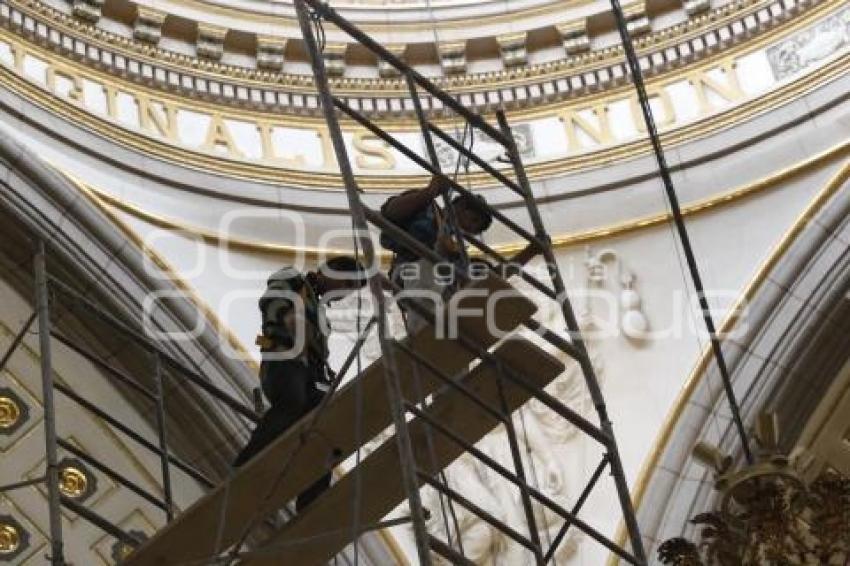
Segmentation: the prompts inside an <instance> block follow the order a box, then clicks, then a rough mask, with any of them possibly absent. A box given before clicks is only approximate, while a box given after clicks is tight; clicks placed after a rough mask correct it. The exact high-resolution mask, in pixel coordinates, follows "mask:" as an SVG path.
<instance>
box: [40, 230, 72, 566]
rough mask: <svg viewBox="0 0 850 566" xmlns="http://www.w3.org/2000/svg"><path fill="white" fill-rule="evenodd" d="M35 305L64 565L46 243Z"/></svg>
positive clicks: (55, 552)
mask: <svg viewBox="0 0 850 566" xmlns="http://www.w3.org/2000/svg"><path fill="white" fill-rule="evenodd" d="M35 303H36V311H37V313H38V341H39V350H40V354H41V387H42V395H43V399H42V402H43V408H44V440H45V445H46V458H45V459H46V465H47V470H46V473H45V477H46V479H47V499H48V504H49V511H50V562H51V564H54V565H56V566H62V565H64V564H65V559H64V556H63V543H62V513H61V494H60V493H59V463H58V456H57V442H56V406H55V403H54V400H53V365H52V359H51V350H50V296H49V292H48V288H47V251H46V247H45V245H44V242H43V241H40V242H39V244H38V252H37V253H36V256H35Z"/></svg>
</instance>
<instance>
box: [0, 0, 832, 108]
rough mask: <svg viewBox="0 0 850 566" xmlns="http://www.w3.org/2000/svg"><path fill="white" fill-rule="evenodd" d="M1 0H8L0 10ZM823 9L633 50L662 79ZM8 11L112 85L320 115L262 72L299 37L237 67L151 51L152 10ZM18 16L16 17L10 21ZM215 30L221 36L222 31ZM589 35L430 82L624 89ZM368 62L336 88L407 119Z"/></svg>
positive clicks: (757, 4) (15, 2) (399, 91)
mask: <svg viewBox="0 0 850 566" xmlns="http://www.w3.org/2000/svg"><path fill="white" fill-rule="evenodd" d="M7 2H9V0H4V2H3V3H4V4H5V3H7ZM820 3H821V1H820V0H773V1H770V0H742V1H741V2H738V3H732V4H727V5H725V6H722V7H719V8H717V9H714V10H712V11H710V12H706V13H703V14H701V15H698V16H696V17H694V18H692V19H689V20H686V21H684V22H681V23H678V24H675V25H672V26H670V27H667V28H665V29H661V30H659V31H656V32H654V33H648V34H646V35H643V36H641V37H638V38H637V39H636V45H637V47H638V49H639V53H640V55H641V65H642V66H643V68H644V71H645V72H646V73H647V74H663V73H667V72H669V71H671V70H674V69H677V68H681V67H684V66H688V65H693V64H698V63H699V62H700V61H702V60H704V59H705V58H707V57H710V56H713V55H715V54H716V53H717V52H719V51H723V50H725V49H728V48H730V47H733V46H735V45H738V44H740V43H743V42H745V41H751V40H753V38H754V37H755V36H757V35H762V34H763V33H764V32H765V31H767V30H769V29H772V28H773V27H775V26H777V25H779V24H781V23H783V22H785V21H786V20H788V19H790V18H793V17H795V16H797V15H799V14H801V13H803V12H806V11H808V8H809V7H811V6H814V5H819V4H820ZM0 5H2V4H0ZM8 5H9V6H10V8H11V11H10V12H9V14H8V15H5V16H4V22H3V23H4V24H5V25H6V26H8V27H9V28H10V29H13V30H15V31H16V32H17V33H20V34H21V35H22V36H23V37H26V38H28V39H30V40H32V41H34V42H36V43H39V44H42V45H45V46H46V47H48V48H49V49H51V50H53V51H55V52H57V53H59V54H61V55H63V56H65V57H68V58H70V59H72V60H76V61H78V62H81V63H83V64H87V65H90V66H92V67H94V68H98V69H102V70H106V71H108V72H109V73H111V74H113V75H114V76H116V78H121V79H124V80H131V81H135V82H140V83H144V84H148V85H150V86H153V87H154V88H158V89H161V90H164V91H168V92H173V93H179V94H181V95H182V96H185V97H192V98H201V99H205V100H211V101H215V102H217V103H221V104H233V105H242V106H247V107H252V108H268V109H270V110H272V109H273V110H274V111H276V112H279V111H281V110H283V111H289V112H292V113H294V114H301V115H303V114H310V115H317V111H316V108H317V104H316V100H315V95H314V92H315V88H314V85H313V81H312V76H311V73H309V66H306V67H305V65H304V63H302V64H301V65H300V66H301V69H300V70H296V71H292V70H290V71H287V72H278V71H275V70H274V69H273V68H270V67H269V65H268V60H269V55H268V46H269V42H270V41H277V42H278V44H277V45H278V51H277V52H276V53H277V57H278V60H277V61H278V62H279V64H280V66H281V69H284V64H285V62H286V61H287V60H288V58H287V55H286V51H287V46H288V45H294V44H295V43H297V42H298V41H300V40H296V39H291V38H277V39H275V37H274V36H269V35H262V36H260V37H258V38H257V40H256V42H255V43H256V46H255V53H254V55H253V57H254V59H253V63H252V64H251V65H242V64H239V65H236V64H228V63H226V62H223V59H222V56H221V53H218V51H217V52H216V53H217V55H216V57H213V58H210V57H209V55H210V47H209V42H204V43H203V45H202V49H201V55H202V56H200V57H199V56H197V55H196V54H195V52H193V53H191V54H186V53H179V52H175V51H173V50H169V49H165V48H162V47H156V46H154V45H152V44H151V40H152V38H156V37H158V34H160V30H159V29H157V28H156V27H155V26H154V27H151V24H150V23H148V22H150V21H152V18H154V16H153V15H151V14H152V13H149V12H148V11H145V12H144V13H143V17H142V19H141V24H140V25H137V26H136V29H135V31H134V34H133V35H130V36H122V35H120V34H117V33H115V32H113V31H108V30H105V29H102V28H100V27H97V26H95V25H93V24H91V23H90V22H86V21H82V20H79V19H77V18H74V17H72V16H70V15H68V14H65V13H62V12H60V11H58V10H56V9H55V8H53V7H51V6H49V5H47V4H43V3H41V2H39V1H38V0H24V1H19V0H12V1H11V3H9V4H8ZM4 12H5V10H4ZM17 12H20V15H16V13H17ZM0 15H2V14H0ZM159 16H161V14H160V15H159ZM159 16H156V17H159ZM154 19H155V18H154ZM30 20H31V21H30ZM207 27H208V26H202V27H201V28H199V35H198V37H206V36H205V35H204V34H203V33H202V30H203V29H206V28H207ZM216 29H217V30H218V31H219V32H220V31H221V28H216ZM585 29H586V28H585V27H584V26H579V27H575V24H568V25H566V24H565V26H561V27H560V28H559V30H560V31H559V32H558V33H560V34H561V35H562V37H563V41H564V42H565V46H564V48H563V49H564V52H563V53H562V54H561V55H560V56H558V57H555V58H554V59H551V60H548V61H543V62H537V59H539V58H536V57H535V62H533V63H531V64H527V65H522V66H517V65H515V64H514V63H515V62H516V61H519V60H521V59H522V57H518V55H522V52H523V51H524V52H525V53H526V55H525V58H530V56H529V55H528V48H527V42H525V43H523V42H520V43H517V42H516V38H515V37H514V36H516V35H517V34H516V33H513V34H509V35H510V37H508V36H504V35H500V36H494V38H493V44H494V45H496V46H497V52H496V54H495V55H494V56H495V57H499V56H500V55H501V58H502V59H503V63H501V64H500V65H501V66H502V67H504V68H502V69H499V70H493V71H488V72H478V73H476V72H470V73H463V74H455V76H449V77H446V78H443V79H440V78H437V79H436V80H437V81H438V82H439V83H440V86H441V87H443V88H445V89H448V90H450V91H452V92H457V93H466V94H468V95H469V99H468V100H466V101H465V104H468V105H470V106H473V107H475V108H476V109H477V110H479V111H486V110H488V109H490V108H492V107H493V106H494V105H506V106H508V107H514V108H523V107H529V106H540V105H545V104H549V103H552V102H557V101H559V100H562V99H564V98H565V97H575V96H583V95H587V94H598V93H600V92H602V91H604V90H606V89H610V88H613V87H616V86H618V85H622V84H623V83H624V81H625V79H626V76H627V72H626V68H625V65H624V62H623V53H622V49H621V48H620V47H619V46H607V47H600V48H598V49H593V50H589V49H588V50H585V49H581V48H577V47H576V46H577V45H580V44H578V43H576V42H577V41H584V40H586V38H587V36H586V31H583V30H585ZM576 33H578V35H576ZM582 34H584V35H582ZM207 35H209V34H207ZM134 37H135V38H134ZM582 38H584V39H582ZM500 40H501V41H500ZM505 40H509V43H511V41H512V43H511V45H513V47H512V48H511V49H505V48H503V47H502V45H503V44H504V42H505ZM222 41H223V40H222ZM281 42H282V46H281ZM331 43H334V44H335V45H338V48H341V49H342V52H341V53H342V54H341V55H340V57H339V62H340V65H341V67H340V68H341V71H342V72H343V73H344V72H345V64H346V62H345V59H344V53H345V49H344V47H345V44H344V43H342V44H340V43H339V42H331ZM585 43H586V42H585ZM452 45H455V48H454V51H451V50H449V51H446V50H447V49H449V48H450V47H451V46H452ZM587 46H588V47H589V44H587ZM219 48H220V49H219ZM216 49H219V51H220V50H221V49H223V43H219V44H218V47H217V48H216ZM396 50H397V52H399V53H403V52H404V45H403V44H396ZM449 52H450V53H455V54H456V56H458V57H460V58H461V59H463V60H464V61H465V60H466V57H465V45H464V44H463V43H460V44H458V43H457V42H455V43H441V47H440V53H449ZM504 63H511V64H509V65H505V64H504ZM374 65H375V66H374V70H373V73H372V75H373V76H371V77H368V78H359V77H357V76H340V77H339V78H337V79H336V81H335V87H336V88H337V89H339V91H340V92H343V93H345V94H347V95H349V96H352V97H361V98H371V99H375V102H374V103H373V104H371V105H369V106H370V107H366V108H364V111H366V112H369V113H373V114H379V115H380V114H385V115H387V116H388V117H398V116H399V115H405V114H406V115H410V114H411V113H412V108H411V107H410V105H409V104H404V103H400V101H401V100H402V99H406V98H407V86H406V84H405V83H404V82H403V81H400V80H399V79H396V78H381V74H380V73H381V71H380V69H379V68H378V66H377V64H374ZM361 66H362V65H361ZM498 66H499V65H497V67H498ZM444 68H445V65H444ZM450 68H451V69H453V68H454V67H450ZM464 68H465V67H464ZM284 70H286V69H284ZM294 94H305V99H304V103H303V104H300V105H299V104H298V101H297V100H293V96H292V95H294ZM424 104H425V108H426V110H428V109H432V108H433V107H434V105H433V104H431V103H430V99H429V98H426V100H425V101H424Z"/></svg>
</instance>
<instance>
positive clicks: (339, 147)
mask: <svg viewBox="0 0 850 566" xmlns="http://www.w3.org/2000/svg"><path fill="white" fill-rule="evenodd" d="M295 9H296V12H297V13H298V23H299V24H300V27H301V34H302V36H303V37H304V43H305V44H306V46H307V51H308V53H309V55H310V62H311V64H312V66H313V76H314V79H315V81H316V86H317V88H318V90H319V99H320V103H321V106H322V112H323V113H324V116H325V121H326V122H327V124H328V131H329V134H330V137H331V141H332V143H333V147H334V151H335V153H336V158H337V164H338V165H339V168H340V173H341V174H342V178H343V180H344V181H345V190H346V193H347V196H348V204H349V208H350V209H351V215H352V220H353V227H354V232H355V233H354V238H355V240H356V243H357V245H359V247H360V249H361V250H362V251H363V256H364V259H365V264H366V268H367V269H368V270H369V274H370V275H369V287H370V290H371V292H372V296H373V299H374V300H375V308H376V310H377V312H376V313H375V317H376V319H377V321H378V337H379V340H380V343H381V353H382V356H383V362H384V368H385V369H384V374H385V376H386V381H387V396H388V398H389V401H390V410H391V411H392V415H393V424H394V425H395V437H396V442H397V448H398V451H399V461H400V464H401V472H402V481H403V482H404V487H405V491H406V492H407V499H408V502H409V505H410V515H411V518H412V522H413V533H414V539H415V542H416V550H417V554H418V557H419V562H420V564H422V565H424V566H431V553H430V550H429V546H428V531H427V528H426V525H425V515H424V512H423V508H422V500H421V498H420V496H419V480H418V478H417V475H416V469H415V460H414V454H413V446H412V444H411V441H410V434H409V431H408V428H407V420H406V419H405V412H404V405H403V403H402V392H401V383H400V381H399V375H398V368H397V365H396V362H395V355H396V352H395V347H394V345H393V343H392V342H391V340H390V338H389V332H388V324H387V306H386V297H385V296H384V290H383V284H382V282H381V278H380V271H379V267H380V264H379V263H378V261H377V259H376V257H375V249H374V246H373V244H372V239H371V238H370V237H369V225H368V223H367V221H366V214H365V212H364V210H363V203H362V202H361V201H360V191H359V190H358V188H357V181H356V180H355V178H354V171H353V169H352V168H351V163H350V161H349V159H348V152H347V150H346V147H345V141H344V139H343V137H342V129H341V128H340V126H339V122H338V121H337V118H336V114H335V110H334V103H333V97H332V96H331V93H330V86H329V84H328V76H327V73H326V71H325V65H324V60H323V59H322V54H321V53H320V51H319V46H318V44H317V43H316V37H315V35H314V34H313V28H312V22H311V19H310V13H309V11H308V7H307V4H306V3H305V2H304V0H295Z"/></svg>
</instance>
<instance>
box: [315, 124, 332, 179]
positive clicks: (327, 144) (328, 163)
mask: <svg viewBox="0 0 850 566" xmlns="http://www.w3.org/2000/svg"><path fill="white" fill-rule="evenodd" d="M316 135H317V136H319V142H320V143H321V145H322V166H323V167H324V168H325V169H335V168H336V167H337V161H336V152H335V151H334V144H333V142H332V141H331V133H330V132H329V131H328V128H327V127H321V128H318V129H317V130H316Z"/></svg>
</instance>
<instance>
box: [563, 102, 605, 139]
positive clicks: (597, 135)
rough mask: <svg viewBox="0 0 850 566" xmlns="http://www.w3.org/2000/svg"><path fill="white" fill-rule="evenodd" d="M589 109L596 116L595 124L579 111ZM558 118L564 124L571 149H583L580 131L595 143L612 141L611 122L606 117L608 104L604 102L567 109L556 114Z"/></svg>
mask: <svg viewBox="0 0 850 566" xmlns="http://www.w3.org/2000/svg"><path fill="white" fill-rule="evenodd" d="M585 110H589V111H591V112H592V113H593V114H594V116H595V117H596V124H594V123H593V122H591V121H590V120H588V119H587V118H585V117H584V116H582V115H581V114H580V112H582V111H585ZM558 119H559V120H560V121H561V122H562V123H563V124H564V128H565V129H566V133H567V143H568V144H569V149H570V150H571V151H578V150H581V149H584V148H585V146H584V145H583V144H582V143H581V141H580V138H579V132H582V133H583V134H585V135H586V136H587V137H589V138H590V139H591V140H593V142H594V144H595V145H607V144H609V143H611V142H613V141H614V140H613V136H612V135H611V123H610V121H609V118H608V106H607V105H606V104H596V105H594V106H592V107H588V108H582V109H567V110H565V111H563V112H560V113H559V114H558Z"/></svg>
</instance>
